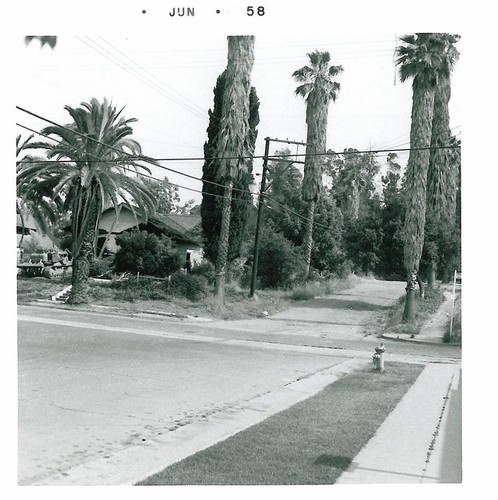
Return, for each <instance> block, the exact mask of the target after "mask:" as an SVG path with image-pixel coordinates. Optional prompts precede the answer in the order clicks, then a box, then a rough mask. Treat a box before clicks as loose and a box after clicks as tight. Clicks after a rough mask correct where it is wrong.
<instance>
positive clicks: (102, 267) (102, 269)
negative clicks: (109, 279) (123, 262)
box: [90, 257, 113, 278]
mask: <svg viewBox="0 0 498 500" xmlns="http://www.w3.org/2000/svg"><path fill="white" fill-rule="evenodd" d="M112 261H113V258H112V257H111V258H109V257H105V258H103V259H94V260H93V261H92V263H91V264H90V276H91V277H92V278H96V277H98V276H102V275H103V274H106V273H108V272H109V271H110V270H111V268H112Z"/></svg>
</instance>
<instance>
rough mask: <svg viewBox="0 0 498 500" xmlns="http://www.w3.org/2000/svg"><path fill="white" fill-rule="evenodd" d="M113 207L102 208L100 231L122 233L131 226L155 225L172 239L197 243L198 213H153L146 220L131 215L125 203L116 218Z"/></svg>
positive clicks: (199, 221)
mask: <svg viewBox="0 0 498 500" xmlns="http://www.w3.org/2000/svg"><path fill="white" fill-rule="evenodd" d="M114 214H115V211H114V208H109V209H107V210H104V212H103V213H102V216H101V218H100V222H99V229H100V231H101V232H109V231H112V233H114V234H119V233H122V232H123V231H126V230H128V229H131V228H133V227H140V226H149V225H151V226H155V227H156V228H157V229H159V230H160V231H161V232H164V233H166V234H167V235H169V236H172V237H173V238H174V239H177V240H181V241H187V242H195V243H198V242H199V241H198V240H199V238H198V237H197V236H196V235H195V229H196V228H197V227H198V226H199V225H200V223H201V218H200V216H198V215H166V214H154V215H152V216H149V218H148V220H147V221H146V220H145V218H144V217H143V216H140V215H138V214H136V217H135V216H133V214H132V212H131V210H130V209H129V208H128V207H127V206H126V205H121V210H120V215H119V218H118V220H117V221H116V218H115V216H114Z"/></svg>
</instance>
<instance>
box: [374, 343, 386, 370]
mask: <svg viewBox="0 0 498 500" xmlns="http://www.w3.org/2000/svg"><path fill="white" fill-rule="evenodd" d="M384 352H386V347H385V346H384V344H383V343H382V342H381V344H380V346H379V347H376V348H375V354H374V355H373V357H372V359H373V364H374V367H375V369H376V370H378V371H380V372H383V371H384Z"/></svg>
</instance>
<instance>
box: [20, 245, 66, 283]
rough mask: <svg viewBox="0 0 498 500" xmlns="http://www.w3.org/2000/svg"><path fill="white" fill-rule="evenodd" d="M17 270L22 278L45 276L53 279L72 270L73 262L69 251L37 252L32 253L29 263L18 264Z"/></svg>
mask: <svg viewBox="0 0 498 500" xmlns="http://www.w3.org/2000/svg"><path fill="white" fill-rule="evenodd" d="M17 269H18V272H19V273H20V274H21V276H28V277H34V276H44V277H45V278H48V279H52V278H57V277H61V276H63V275H64V273H65V272H67V271H68V270H71V269H72V261H71V258H70V255H69V253H68V252H67V251H64V252H59V251H57V250H53V251H49V252H36V253H32V254H31V255H30V256H29V259H28V260H27V261H23V262H18V264H17Z"/></svg>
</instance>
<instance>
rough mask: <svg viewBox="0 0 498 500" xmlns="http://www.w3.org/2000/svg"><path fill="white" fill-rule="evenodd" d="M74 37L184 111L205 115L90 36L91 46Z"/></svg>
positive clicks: (201, 116) (198, 116) (202, 116)
mask: <svg viewBox="0 0 498 500" xmlns="http://www.w3.org/2000/svg"><path fill="white" fill-rule="evenodd" d="M76 38H77V39H78V40H79V41H80V42H82V43H84V44H85V45H87V46H88V47H90V48H91V49H92V50H94V51H95V52H97V53H99V54H100V55H102V56H103V57H105V58H106V59H108V60H109V61H111V62H113V63H114V64H116V65H117V66H119V67H120V68H121V69H123V70H124V71H125V72H126V73H128V74H130V75H132V76H133V77H135V78H137V79H138V80H140V81H141V82H142V83H145V84H146V85H147V86H148V87H150V88H152V89H153V90H155V91H156V92H158V93H159V94H161V95H162V96H163V97H166V98H167V99H168V100H170V101H172V102H174V103H175V104H178V105H179V106H180V107H182V108H183V109H185V110H186V111H189V112H190V113H192V114H194V115H195V116H196V117H197V118H201V119H205V115H204V114H202V113H200V112H199V111H198V110H196V109H195V108H193V107H192V106H190V105H188V104H185V103H182V102H181V101H180V100H179V99H178V98H176V97H174V96H172V95H169V94H168V93H167V92H166V91H165V90H164V89H162V88H161V87H160V86H159V85H158V84H156V83H154V82H153V81H151V80H150V78H148V77H146V76H144V75H143V74H141V73H140V72H138V71H137V70H136V69H134V68H133V67H132V66H130V64H128V63H126V62H123V61H122V60H120V59H119V58H118V57H117V56H115V55H114V54H112V53H111V52H110V51H108V50H107V49H106V48H105V47H102V46H101V45H99V44H98V42H95V41H94V40H92V39H91V38H89V37H86V38H87V39H88V40H89V41H90V42H91V44H94V46H93V45H91V44H90V43H88V42H87V41H85V40H83V39H82V38H80V37H78V36H77V37H76ZM99 49H100V50H99ZM106 53H107V54H108V55H107V54H106ZM130 70H131V71H130Z"/></svg>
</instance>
